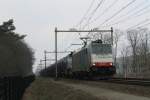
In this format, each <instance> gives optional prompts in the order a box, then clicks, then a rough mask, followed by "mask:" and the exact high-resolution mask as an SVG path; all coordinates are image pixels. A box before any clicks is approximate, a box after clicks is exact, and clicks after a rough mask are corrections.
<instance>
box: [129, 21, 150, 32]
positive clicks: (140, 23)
mask: <svg viewBox="0 0 150 100" xmlns="http://www.w3.org/2000/svg"><path fill="white" fill-rule="evenodd" d="M147 21H150V19H145V20H144V21H141V22H139V23H138V24H136V25H134V26H131V27H129V28H128V30H130V29H133V28H135V27H137V26H139V25H142V24H143V23H146V22H147Z"/></svg>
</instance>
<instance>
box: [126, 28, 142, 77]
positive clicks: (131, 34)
mask: <svg viewBox="0 0 150 100" xmlns="http://www.w3.org/2000/svg"><path fill="white" fill-rule="evenodd" d="M139 38H140V34H139V30H135V29H134V30H128V31H127V39H128V41H129V43H130V46H131V49H132V53H133V60H132V68H133V72H134V73H135V74H136V76H137V73H136V72H137V68H136V67H137V62H136V60H137V46H138V43H139V40H140V39H139Z"/></svg>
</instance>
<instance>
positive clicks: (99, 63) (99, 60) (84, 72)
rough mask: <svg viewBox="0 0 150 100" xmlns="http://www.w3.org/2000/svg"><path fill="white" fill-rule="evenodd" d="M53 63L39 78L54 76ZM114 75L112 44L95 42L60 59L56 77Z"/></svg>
mask: <svg viewBox="0 0 150 100" xmlns="http://www.w3.org/2000/svg"><path fill="white" fill-rule="evenodd" d="M55 65H56V64H55V63H54V64H52V65H51V66H49V67H48V68H46V69H43V70H41V72H40V75H41V76H55V72H56V68H55ZM115 73H116V68H115V66H114V64H113V55H112V44H110V43H103V42H102V40H95V41H92V42H91V43H89V44H88V45H86V46H84V47H82V48H81V49H80V50H77V51H75V52H72V53H71V54H69V55H67V56H66V57H64V58H62V59H60V60H59V61H58V65H57V75H58V77H63V76H69V77H70V76H71V77H78V78H81V77H89V78H90V77H102V78H104V77H112V76H113V75H114V74H115Z"/></svg>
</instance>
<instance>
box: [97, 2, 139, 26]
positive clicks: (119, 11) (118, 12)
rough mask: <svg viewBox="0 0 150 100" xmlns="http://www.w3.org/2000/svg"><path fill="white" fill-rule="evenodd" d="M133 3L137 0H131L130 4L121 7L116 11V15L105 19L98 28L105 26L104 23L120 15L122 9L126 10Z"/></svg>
mask: <svg viewBox="0 0 150 100" xmlns="http://www.w3.org/2000/svg"><path fill="white" fill-rule="evenodd" d="M135 1H137V0H132V1H131V2H129V3H128V4H126V5H125V6H124V7H122V8H121V9H120V10H118V11H117V12H116V13H114V14H113V15H112V16H111V17H109V18H108V19H106V20H105V21H104V22H102V23H101V24H100V25H99V26H98V27H100V26H102V25H103V24H105V23H106V22H108V21H110V20H111V19H113V18H114V17H115V16H117V15H118V14H120V13H121V12H122V11H123V10H124V9H126V8H128V7H129V6H130V5H131V4H133V3H134V2H135Z"/></svg>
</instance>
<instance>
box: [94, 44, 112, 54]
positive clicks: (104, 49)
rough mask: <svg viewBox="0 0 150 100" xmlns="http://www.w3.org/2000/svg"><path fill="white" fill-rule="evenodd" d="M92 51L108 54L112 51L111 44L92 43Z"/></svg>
mask: <svg viewBox="0 0 150 100" xmlns="http://www.w3.org/2000/svg"><path fill="white" fill-rule="evenodd" d="M92 53H94V54H99V53H101V54H109V53H112V48H111V44H99V43H92Z"/></svg>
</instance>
